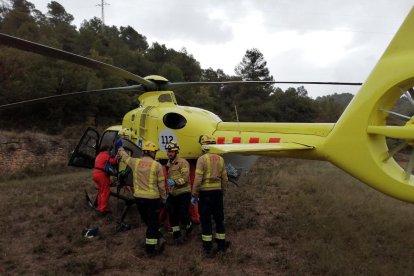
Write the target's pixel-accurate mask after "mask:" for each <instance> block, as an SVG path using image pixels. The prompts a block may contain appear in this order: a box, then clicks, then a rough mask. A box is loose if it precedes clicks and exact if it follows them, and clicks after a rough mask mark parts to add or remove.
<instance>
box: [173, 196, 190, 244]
mask: <svg viewBox="0 0 414 276" xmlns="http://www.w3.org/2000/svg"><path fill="white" fill-rule="evenodd" d="M190 198H191V194H190V193H183V194H179V195H176V196H173V195H169V196H168V216H169V218H170V224H171V227H172V230H173V237H174V239H177V238H179V237H180V236H181V228H180V224H181V225H182V226H183V227H184V228H185V230H186V231H188V230H189V229H190V227H191V223H190V216H189V214H188V205H189V204H190Z"/></svg>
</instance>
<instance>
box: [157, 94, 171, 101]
mask: <svg viewBox="0 0 414 276" xmlns="http://www.w3.org/2000/svg"><path fill="white" fill-rule="evenodd" d="M158 101H159V102H160V103H171V102H173V99H172V97H171V94H162V95H160V96H159V97H158Z"/></svg>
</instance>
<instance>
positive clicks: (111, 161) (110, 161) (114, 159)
mask: <svg viewBox="0 0 414 276" xmlns="http://www.w3.org/2000/svg"><path fill="white" fill-rule="evenodd" d="M108 161H109V163H111V165H116V164H118V158H116V156H114V157H110V158H109V160H108Z"/></svg>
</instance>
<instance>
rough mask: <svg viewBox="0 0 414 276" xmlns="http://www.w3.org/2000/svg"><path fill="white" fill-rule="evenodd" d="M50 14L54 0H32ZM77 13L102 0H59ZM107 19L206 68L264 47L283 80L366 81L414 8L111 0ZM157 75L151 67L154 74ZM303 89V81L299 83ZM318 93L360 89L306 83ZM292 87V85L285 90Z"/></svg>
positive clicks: (300, 0)
mask: <svg viewBox="0 0 414 276" xmlns="http://www.w3.org/2000/svg"><path fill="white" fill-rule="evenodd" d="M29 2H32V3H33V4H35V6H36V8H37V9H39V10H41V11H42V12H43V13H46V12H47V8H46V5H47V3H49V2H50V0H29ZM57 2H59V3H60V4H61V5H63V6H64V7H65V9H66V11H67V12H68V13H70V14H72V15H73V16H74V17H75V21H74V23H75V24H76V25H77V26H79V25H80V24H81V22H82V21H83V20H89V19H91V18H93V17H99V18H100V17H101V8H100V7H99V6H97V4H100V3H101V0H59V1H57ZM106 3H107V4H108V5H105V24H106V25H115V26H117V27H119V26H127V25H130V26H132V27H133V28H134V29H135V30H137V31H138V32H139V33H141V34H142V35H145V36H146V37H147V40H148V42H149V43H150V44H151V43H152V42H155V41H156V42H159V43H162V44H165V45H166V46H167V47H168V48H174V49H176V50H181V49H182V48H183V47H185V48H186V49H187V52H188V53H189V54H192V55H193V56H194V58H195V59H196V60H198V61H199V62H200V64H201V67H202V68H204V69H206V68H208V67H212V68H213V69H215V70H216V69H223V70H224V72H225V73H227V74H230V75H234V68H235V66H236V65H237V64H239V63H240V61H241V60H242V58H243V56H244V54H245V52H246V50H247V49H251V48H257V49H259V50H260V51H261V52H262V53H263V55H264V57H265V59H266V61H267V65H268V68H269V70H270V73H271V75H273V77H274V78H275V80H280V81H338V82H363V81H364V80H365V79H366V77H367V76H368V74H369V72H370V71H371V69H372V68H373V66H374V65H375V64H376V62H377V60H378V59H379V58H380V56H381V55H382V53H383V52H384V50H385V48H386V47H387V45H388V43H389V42H390V40H391V39H392V37H393V35H394V33H395V32H396V31H397V30H398V27H399V26H400V24H401V23H402V22H403V20H404V18H405V16H406V15H407V14H408V12H409V11H410V9H411V7H412V2H411V1H409V0H375V1H372V0H348V1H343V0H312V1H310V0H260V1H253V0H238V1H236V0H210V1H205V0H204V1H201V0H164V1H161V0H122V1H119V0H118V1H115V0H106ZM151 73H152V72H148V74H151ZM295 87H296V86H295ZM305 87H306V89H307V90H308V92H309V95H310V96H311V97H313V98H315V97H317V96H322V95H327V94H332V93H342V92H350V93H355V92H356V91H357V89H356V88H354V87H348V86H344V87H336V86H327V87H320V86H305ZM282 88H283V89H285V88H286V87H283V86H282Z"/></svg>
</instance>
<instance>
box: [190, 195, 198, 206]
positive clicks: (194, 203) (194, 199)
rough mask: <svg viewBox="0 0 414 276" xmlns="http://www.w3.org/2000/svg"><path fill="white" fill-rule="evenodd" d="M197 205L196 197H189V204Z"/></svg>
mask: <svg viewBox="0 0 414 276" xmlns="http://www.w3.org/2000/svg"><path fill="white" fill-rule="evenodd" d="M196 203H197V197H195V196H191V204H193V205H196Z"/></svg>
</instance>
